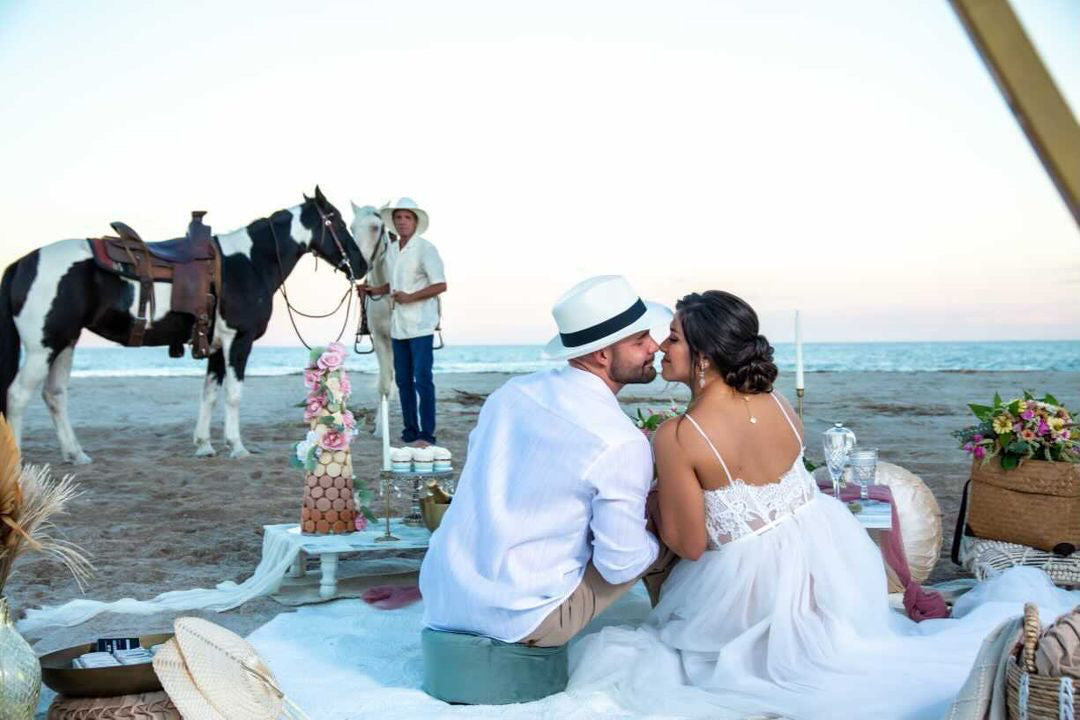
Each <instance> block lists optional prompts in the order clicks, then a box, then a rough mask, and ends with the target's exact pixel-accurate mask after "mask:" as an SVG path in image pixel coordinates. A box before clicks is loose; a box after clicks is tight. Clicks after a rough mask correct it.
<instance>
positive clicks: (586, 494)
mask: <svg viewBox="0 0 1080 720" xmlns="http://www.w3.org/2000/svg"><path fill="white" fill-rule="evenodd" d="M652 474H653V460H652V452H651V449H650V447H649V443H648V441H647V440H646V438H645V436H644V435H643V434H642V433H641V431H640V430H639V429H638V428H637V427H635V426H634V424H633V422H632V421H631V420H630V418H629V417H627V415H626V414H625V413H624V412H623V410H622V408H621V407H619V403H618V401H617V400H616V399H615V396H614V394H612V392H611V390H610V389H609V388H608V387H607V385H605V384H604V382H603V381H602V380H601V379H600V378H598V377H597V376H595V375H593V374H592V373H589V372H586V371H584V370H578V369H577V368H573V367H569V366H567V367H565V368H562V369H559V370H549V371H545V372H539V373H534V374H532V375H526V376H523V377H518V378H514V379H512V380H510V381H509V382H507V383H506V384H505V385H503V386H502V387H501V388H499V389H498V390H496V391H495V392H494V393H492V394H491V396H490V397H489V398H488V400H487V402H486V403H485V404H484V407H483V408H482V409H481V411H480V417H479V420H478V421H477V424H476V427H475V428H474V429H473V431H472V433H471V434H470V436H469V449H468V457H467V460H466V463H465V468H464V469H463V471H462V474H461V478H460V480H459V482H458V488H457V493H456V494H455V495H454V502H453V503H451V504H450V507H449V508H448V509H447V511H446V514H445V515H444V516H443V519H442V522H441V524H440V526H439V529H438V530H436V531H435V533H434V534H433V535H432V536H431V543H430V546H429V548H428V552H427V555H426V557H425V558H424V562H423V565H422V567H421V569H420V590H421V593H422V594H423V596H424V625H425V626H427V627H432V628H436V629H440V630H461V631H467V632H474V633H478V634H481V635H487V636H489V637H493V638H497V639H499V640H503V641H505V642H516V641H518V640H520V639H521V638H523V637H525V636H527V635H528V634H529V633H531V632H532V631H533V630H535V629H536V627H537V626H539V625H540V623H541V622H542V621H543V620H544V618H545V617H547V616H548V614H549V613H550V612H551V611H552V610H554V609H555V608H556V607H558V606H559V604H560V603H562V602H563V601H564V600H565V599H566V598H567V597H569V596H570V594H571V593H572V592H573V591H574V590H575V588H577V586H578V585H579V584H580V582H581V579H582V576H583V575H584V573H585V568H586V565H587V564H588V563H589V561H590V560H591V561H592V563H593V564H594V565H595V566H596V569H597V570H598V571H599V572H600V574H601V575H602V576H603V577H604V579H605V580H607V581H608V582H610V583H623V582H627V581H629V580H632V579H634V578H636V577H638V576H639V575H641V574H642V573H643V572H644V571H645V570H646V569H647V568H648V567H649V565H651V564H652V563H653V561H654V560H655V559H656V557H657V554H658V552H659V545H658V543H657V541H656V538H655V537H653V535H652V534H651V533H650V532H648V531H647V530H646V529H645V496H646V494H647V493H648V491H649V486H650V484H651V483H652Z"/></svg>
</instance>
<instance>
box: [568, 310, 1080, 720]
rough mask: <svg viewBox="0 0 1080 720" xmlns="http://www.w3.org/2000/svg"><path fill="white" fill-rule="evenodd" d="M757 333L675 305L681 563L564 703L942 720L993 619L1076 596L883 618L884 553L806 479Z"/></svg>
mask: <svg viewBox="0 0 1080 720" xmlns="http://www.w3.org/2000/svg"><path fill="white" fill-rule="evenodd" d="M758 333H759V330H758V320H757V316H756V314H755V313H754V311H753V309H752V308H750V306H749V305H747V304H746V303H745V302H743V301H742V300H740V299H739V298H737V297H735V296H733V295H730V294H728V293H723V292H718V291H710V292H706V293H703V294H696V293H695V294H692V295H688V296H686V297H685V298H683V299H682V300H680V301H679V303H678V305H677V313H676V317H675V320H674V321H673V322H672V325H671V334H670V337H669V338H668V339H667V340H666V341H665V342H664V343H663V345H662V346H661V349H662V350H663V351H664V354H665V356H664V359H663V362H662V368H663V376H664V378H665V379H667V380H669V381H677V382H683V383H685V384H687V385H689V386H690V388H691V391H692V393H693V399H692V402H691V404H690V408H689V410H688V411H687V413H686V415H685V416H683V417H681V418H674V419H672V420H669V421H668V422H666V423H665V424H664V425H663V426H661V427H660V428H659V430H658V431H657V433H656V435H655V438H654V441H653V442H654V450H655V454H656V465H657V473H658V478H659V482H658V495H659V505H660V518H661V519H660V535H661V537H662V538H663V540H664V542H665V543H666V544H667V545H668V547H670V548H671V549H672V550H674V551H675V552H676V553H677V554H678V555H680V556H681V557H682V558H683V560H682V561H681V562H680V563H679V564H678V565H677V566H676V567H675V569H674V570H673V571H672V573H671V575H670V577H669V578H668V579H667V581H666V583H665V584H664V586H663V590H662V593H661V597H660V601H659V604H658V605H657V606H656V607H655V608H654V610H653V611H652V613H651V614H650V615H649V617H648V619H647V621H646V622H645V624H644V625H642V626H641V627H637V628H631V627H608V628H605V629H603V630H601V631H600V632H598V633H595V634H593V635H589V636H586V637H585V638H583V639H582V640H581V641H580V642H579V643H578V644H577V645H576V646H575V647H574V648H573V650H572V657H571V662H572V677H571V684H570V688H569V690H570V692H571V693H572V694H577V693H586V692H589V691H591V690H600V689H603V690H607V691H609V692H611V693H612V694H613V695H614V696H615V698H616V699H617V701H618V702H619V703H620V704H622V705H624V706H626V707H627V709H633V710H637V711H641V712H652V713H658V714H663V715H675V716H704V717H711V718H718V717H744V716H746V715H748V714H753V713H763V712H772V713H778V714H780V715H783V716H787V717H792V718H822V717H839V716H844V717H856V718H860V717H867V718H915V717H918V718H922V717H926V718H940V717H942V715H943V714H944V712H945V710H946V708H947V706H948V704H949V702H950V701H951V700H952V698H953V696H954V695H955V694H956V692H957V691H958V690H959V688H960V686H961V685H962V684H963V682H964V680H965V679H966V677H967V675H968V673H969V671H970V669H971V666H972V662H973V660H974V658H975V655H976V654H977V652H978V649H979V646H980V644H981V642H982V639H983V638H984V637H985V635H986V634H987V633H988V632H990V631H991V630H992V629H993V628H994V627H995V626H996V625H997V624H998V623H999V622H1000V621H1002V620H1004V619H1006V618H1009V617H1013V616H1016V615H1019V614H1020V613H1022V611H1023V603H1024V602H1025V601H1031V602H1036V603H1038V604H1039V605H1040V606H1041V608H1042V610H1043V617H1055V616H1056V615H1058V614H1060V613H1062V612H1065V611H1066V610H1068V609H1070V608H1071V607H1072V606H1074V605H1076V604H1077V603H1080V593H1069V592H1066V591H1064V590H1061V589H1058V588H1055V587H1054V586H1053V585H1052V583H1050V581H1049V580H1048V578H1047V577H1046V576H1045V575H1044V574H1043V573H1042V572H1041V571H1038V570H1033V569H1019V570H1012V571H1009V572H1006V573H1004V574H1003V575H1001V576H999V577H998V578H996V579H995V580H993V581H991V582H988V583H983V584H982V585H981V586H980V587H979V588H978V589H976V590H974V591H972V592H970V593H968V594H967V595H966V596H964V597H963V598H961V600H960V601H959V602H958V603H957V605H956V607H955V608H954V610H953V617H952V618H951V619H948V620H927V621H924V622H922V623H918V624H916V623H915V622H913V621H911V620H909V619H908V618H907V617H905V616H903V615H901V614H900V613H898V612H895V611H892V610H890V608H889V604H888V599H887V595H886V593H887V583H886V577H885V571H884V566H883V563H882V558H881V553H880V551H879V550H878V548H877V547H876V546H875V545H874V543H873V542H872V541H871V540H870V538H869V536H868V535H867V533H866V531H865V530H864V529H863V528H862V526H861V525H860V524H859V523H858V522H857V521H856V520H855V519H854V518H853V517H852V514H851V512H850V511H849V510H848V509H847V507H846V506H845V505H844V504H842V503H841V502H838V501H837V500H835V499H833V498H832V497H830V496H827V495H824V494H822V493H821V492H819V491H818V488H817V485H816V484H815V482H814V480H813V479H812V477H811V476H810V473H809V472H808V471H807V470H806V468H805V466H804V465H803V448H804V438H805V435H804V431H803V428H802V427H801V424H800V423H799V421H798V419H797V417H796V416H795V414H794V413H793V412H792V410H791V408H790V406H788V405H787V403H786V401H785V400H783V399H782V398H780V397H779V396H777V395H776V394H774V393H773V392H772V383H773V381H774V380H775V378H776V376H777V369H776V366H775V365H774V364H773V362H772V348H771V347H770V346H769V343H768V341H767V340H766V338H765V337H764V336H762V335H760V334H758Z"/></svg>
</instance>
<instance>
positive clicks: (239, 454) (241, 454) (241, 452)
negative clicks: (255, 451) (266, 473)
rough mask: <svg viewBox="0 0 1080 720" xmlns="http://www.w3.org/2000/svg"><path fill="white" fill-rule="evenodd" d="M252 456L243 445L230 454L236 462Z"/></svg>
mask: <svg viewBox="0 0 1080 720" xmlns="http://www.w3.org/2000/svg"><path fill="white" fill-rule="evenodd" d="M250 454H251V453H250V452H249V451H248V449H247V448H246V447H244V446H243V445H237V446H236V447H234V448H233V449H232V450H231V451H230V452H229V457H231V458H232V459H234V460H237V459H239V458H246V457H247V456H248V455H250Z"/></svg>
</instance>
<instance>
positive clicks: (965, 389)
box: [6, 372, 1080, 652]
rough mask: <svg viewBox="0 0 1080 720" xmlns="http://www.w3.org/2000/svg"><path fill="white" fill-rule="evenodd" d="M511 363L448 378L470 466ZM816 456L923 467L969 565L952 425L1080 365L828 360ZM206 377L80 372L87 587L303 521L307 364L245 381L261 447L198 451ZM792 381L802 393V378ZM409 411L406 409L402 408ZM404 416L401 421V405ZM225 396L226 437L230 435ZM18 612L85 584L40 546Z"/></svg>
mask: <svg viewBox="0 0 1080 720" xmlns="http://www.w3.org/2000/svg"><path fill="white" fill-rule="evenodd" d="M507 377H509V376H508V375H504V374H491V373H471V374H442V375H437V376H436V385H437V387H438V396H439V406H438V412H439V428H438V437H439V443H440V444H441V445H445V446H446V447H449V448H450V449H451V450H452V451H453V453H454V456H455V464H456V467H458V468H460V467H461V465H462V464H463V461H464V459H465V454H466V445H467V442H468V435H469V431H470V430H471V428H472V427H473V425H474V423H475V420H476V416H477V413H478V411H479V409H480V403H481V402H482V398H483V396H485V395H486V394H487V393H490V392H491V391H492V390H494V389H495V388H497V387H498V386H499V385H500V384H502V383H503V382H504V381H505V380H506V379H507ZM353 380H354V382H353V386H354V396H353V398H354V405H356V406H359V407H362V408H367V409H368V410H371V409H373V408H374V406H375V391H374V380H373V378H372V377H371V376H367V375H354V376H353ZM807 385H808V390H807V396H806V399H807V404H806V425H807V430H808V435H809V438H810V441H809V443H808V454H809V456H810V457H811V459H814V460H818V461H820V457H821V451H820V449H818V447H817V443H816V438H817V436H818V435H819V434H820V433H821V432H822V431H824V430H825V429H826V428H827V427H828V424H829V423H830V422H832V421H834V420H841V421H844V422H845V423H846V424H847V425H848V426H849V427H851V428H852V429H853V430H854V431H855V432H856V433H857V434H858V436H859V439H860V442H863V443H867V444H871V445H876V446H877V447H879V448H880V454H881V458H882V459H883V460H886V461H889V462H893V463H896V464H899V465H901V466H903V467H906V468H908V469H910V470H912V471H913V472H915V473H916V474H918V475H920V476H921V477H922V478H923V480H924V481H925V482H926V483H927V484H928V485H929V487H930V488H931V489H932V490H933V492H934V493H935V495H936V496H937V499H938V502H939V503H940V504H941V508H942V511H943V514H944V527H945V545H944V547H943V554H942V559H941V561H940V562H939V564H938V565H937V567H936V569H935V572H934V575H933V577H932V578H931V580H932V581H940V580H944V579H948V578H952V577H956V576H957V575H958V573H957V569H956V568H955V567H954V566H953V565H952V563H951V562H950V561H949V559H948V548H949V541H950V538H951V535H952V529H953V526H954V523H955V520H956V512H957V506H958V504H959V496H960V492H961V489H962V486H963V482H964V480H965V479H966V478H967V474H968V467H969V466H968V462H967V460H966V456H965V455H964V454H963V453H962V452H961V451H960V450H958V449H957V448H956V445H955V442H954V440H953V439H952V438H951V437H950V435H949V432H950V431H952V430H954V429H957V428H959V427H962V426H963V425H965V424H969V418H970V414H969V411H968V410H967V406H966V404H967V403H968V402H986V401H987V400H988V399H990V398H991V397H992V396H993V394H994V392H995V391H996V392H1000V393H1002V395H1008V394H1014V393H1017V392H1019V391H1020V390H1021V389H1023V388H1029V389H1033V390H1036V391H1044V390H1050V391H1051V392H1053V393H1054V394H1056V395H1057V396H1058V398H1059V399H1060V400H1061V401H1062V402H1064V403H1065V404H1066V405H1068V406H1070V407H1080V373H1075V372H1073V373H1066V372H1016V373H1012V372H999V373H986V372H966V373H814V374H810V375H808V379H807ZM201 386H202V381H201V379H198V378H191V377H182V378H77V379H74V380H73V381H72V385H71V418H72V422H73V424H74V426H75V429H76V432H77V433H78V435H79V437H80V440H81V442H82V444H83V447H84V449H85V450H86V452H87V453H88V454H89V455H90V456H91V457H93V459H94V462H93V463H92V464H91V465H88V466H82V467H72V466H69V465H59V464H58V465H56V466H55V469H56V471H57V472H60V473H68V472H74V473H75V474H76V475H77V477H78V479H79V481H80V483H81V486H82V490H83V494H82V496H81V497H80V498H78V499H77V500H76V501H75V502H74V503H73V504H72V507H71V510H72V512H71V514H70V515H69V516H68V517H66V518H63V519H62V525H61V529H62V531H63V533H64V534H65V535H66V536H67V538H68V539H70V540H72V541H74V542H76V543H79V544H81V545H82V546H83V547H85V548H86V549H87V550H89V551H90V552H91V553H92V555H93V561H94V563H95V565H96V567H97V572H96V574H95V576H94V577H93V579H92V580H91V581H90V583H89V585H88V587H87V588H86V590H85V594H86V597H90V598H94V599H97V600H114V599H119V598H123V597H135V598H139V599H147V598H150V597H152V596H154V595H156V594H158V593H159V592H163V591H166V590H182V589H188V588H195V587H213V586H214V585H215V584H217V583H218V582H221V581H223V580H236V581H242V580H244V579H245V578H247V577H248V576H249V575H250V574H251V573H252V570H253V569H254V568H255V566H256V564H257V563H258V561H259V554H260V548H261V543H262V526H263V525H264V524H269V523H280V522H293V521H295V520H296V519H297V516H298V514H299V508H300V501H301V482H302V481H301V474H300V472H299V471H297V470H295V469H293V468H291V467H290V466H289V462H288V457H289V452H290V446H291V443H292V442H294V441H295V440H297V439H299V438H300V437H301V436H302V434H303V432H304V427H303V423H302V422H301V417H300V416H301V413H300V410H299V409H297V408H295V407H293V406H294V404H295V403H296V402H297V401H298V400H299V399H301V398H302V395H303V385H302V380H301V378H300V376H299V375H292V376H280V377H254V378H250V379H249V381H248V382H247V383H246V385H245V395H244V403H243V408H242V411H241V422H242V430H243V437H244V441H245V443H246V444H247V445H248V447H249V449H251V450H253V451H256V454H253V455H252V456H251V457H248V458H245V459H241V460H232V459H229V458H228V457H226V456H224V455H223V454H219V455H218V456H217V457H213V458H196V457H194V454H193V451H194V446H193V445H192V442H191V432H192V427H193V423H194V420H195V416H196V413H197V399H198V396H199V393H200V390H201ZM777 387H778V390H779V391H780V392H782V393H784V394H785V395H787V396H788V397H789V398H793V397H794V391H793V389H792V378H790V377H783V378H781V381H780V382H779V383H778V386H777ZM672 396H675V397H676V398H678V397H679V396H680V393H679V392H677V391H676V389H675V388H673V387H671V386H668V385H666V384H664V383H662V382H654V383H653V384H651V385H648V386H630V387H627V388H625V389H624V390H623V392H622V394H621V395H620V400H621V401H622V402H623V403H624V404H625V406H626V407H627V409H628V410H632V409H634V408H635V407H637V406H652V407H659V406H660V405H661V404H662V403H663V402H664V401H665V400H666V399H667V398H670V397H672ZM395 412H396V409H395ZM392 422H393V423H394V426H395V427H398V428H400V423H399V421H398V419H397V417H396V416H395V418H394V419H393V420H392ZM220 437H221V417H220V408H219V409H218V411H217V413H216V415H215V423H214V438H215V446H216V447H217V448H218V450H219V452H220V451H221V450H222V449H223V445H222V443H221V440H220ZM352 450H353V454H354V466H355V468H356V472H357V475H358V478H357V479H358V481H365V480H366V481H372V480H373V479H374V477H375V476H376V473H377V470H378V465H379V461H380V457H381V446H380V443H379V441H378V440H377V439H375V438H373V437H371V435H370V434H369V433H366V432H364V433H361V435H360V436H359V437H358V438H357V440H356V441H355V442H354V444H353V447H352ZM24 456H25V459H26V461H27V462H32V463H57V462H58V460H59V453H58V449H57V443H56V437H55V433H54V431H53V429H52V424H51V421H50V419H49V417H48V414H47V412H46V411H45V408H44V405H43V404H42V403H41V401H40V400H38V399H36V398H35V401H34V402H33V403H32V404H31V406H30V407H29V408H28V413H27V418H26V427H25V439H24ZM6 591H7V596H8V597H9V599H10V601H11V602H12V605H13V606H14V609H15V610H16V612H21V611H22V610H24V609H25V608H27V607H35V606H40V605H58V604H62V603H64V602H66V601H67V600H70V599H73V598H77V597H80V596H81V593H80V591H79V588H78V587H77V585H76V584H75V582H74V581H73V580H72V579H71V578H70V577H69V576H68V575H67V574H66V572H65V571H64V569H63V568H61V567H59V566H58V565H56V564H54V563H49V562H45V561H42V560H40V559H38V558H34V557H31V558H30V559H28V560H24V561H23V563H22V564H21V565H19V566H18V567H17V569H16V571H15V574H14V576H13V578H12V580H11V582H10V583H9V585H8V587H7V588H6ZM288 610H289V608H287V607H285V606H283V605H281V604H279V603H277V602H276V601H274V600H272V599H270V598H260V599H257V600H254V601H251V602H248V603H247V604H245V605H243V606H241V607H239V608H237V609H235V610H233V611H229V612H226V613H210V614H208V615H207V616H208V617H211V618H212V619H213V620H214V621H215V622H218V623H220V624H222V625H225V626H227V627H230V628H232V629H233V630H235V631H237V632H239V633H241V634H246V633H248V632H250V631H252V630H254V629H255V628H256V627H258V626H259V625H261V624H263V623H265V622H266V621H268V620H269V619H271V618H272V617H273V616H275V615H276V614H278V613H280V612H283V611H288ZM171 620H172V617H171V616H170V617H163V616H148V617H146V616H140V617H136V616H121V615H110V614H105V615H101V616H99V617H97V618H95V619H94V620H92V621H90V622H87V623H84V624H83V625H81V626H77V627H72V628H52V629H49V630H47V631H45V632H43V633H42V634H40V635H39V636H36V637H31V638H29V639H30V640H31V642H32V643H33V644H34V645H35V649H37V650H38V651H39V652H47V651H49V650H52V649H55V648H59V647H64V646H67V645H71V644H75V643H77V642H83V641H87V640H89V639H92V638H94V637H96V636H97V635H99V634H101V633H103V632H106V631H118V632H120V631H122V632H124V633H137V632H152V631H157V630H166V629H168V628H169V627H170V625H171Z"/></svg>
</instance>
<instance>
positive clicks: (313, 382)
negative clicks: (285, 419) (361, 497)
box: [292, 343, 369, 535]
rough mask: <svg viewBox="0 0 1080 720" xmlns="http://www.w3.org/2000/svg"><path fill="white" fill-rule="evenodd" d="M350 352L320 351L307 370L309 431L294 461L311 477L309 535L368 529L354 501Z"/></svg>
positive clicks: (335, 347) (305, 517)
mask: <svg viewBox="0 0 1080 720" xmlns="http://www.w3.org/2000/svg"><path fill="white" fill-rule="evenodd" d="M345 352H346V351H345V346H344V345H342V344H341V343H331V344H329V345H327V346H326V347H325V348H314V349H312V351H311V359H310V363H309V366H308V368H307V369H306V370H305V371H304V385H305V386H306V387H307V390H308V395H307V398H306V399H305V400H304V402H303V403H301V405H302V406H303V407H304V420H305V421H306V422H307V423H308V427H309V430H308V433H307V436H306V437H305V438H304V439H303V440H301V441H300V442H298V443H296V445H295V446H294V452H293V458H292V461H293V465H294V466H295V467H299V468H303V470H304V475H305V484H304V502H303V506H302V507H301V509H300V528H301V530H303V532H305V533H310V534H317V535H328V534H339V533H349V532H353V531H354V530H361V529H363V527H364V526H365V525H366V522H367V520H368V519H369V518H368V516H367V513H366V512H365V510H366V508H364V507H362V506H358V504H357V500H358V499H357V498H356V497H355V496H354V489H353V467H352V455H351V453H350V452H349V441H350V440H351V439H352V438H353V437H354V436H355V435H356V419H355V418H354V417H353V414H352V412H351V411H350V410H349V408H348V400H349V394H350V392H351V386H350V385H349V377H348V375H347V374H346V373H345Z"/></svg>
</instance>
